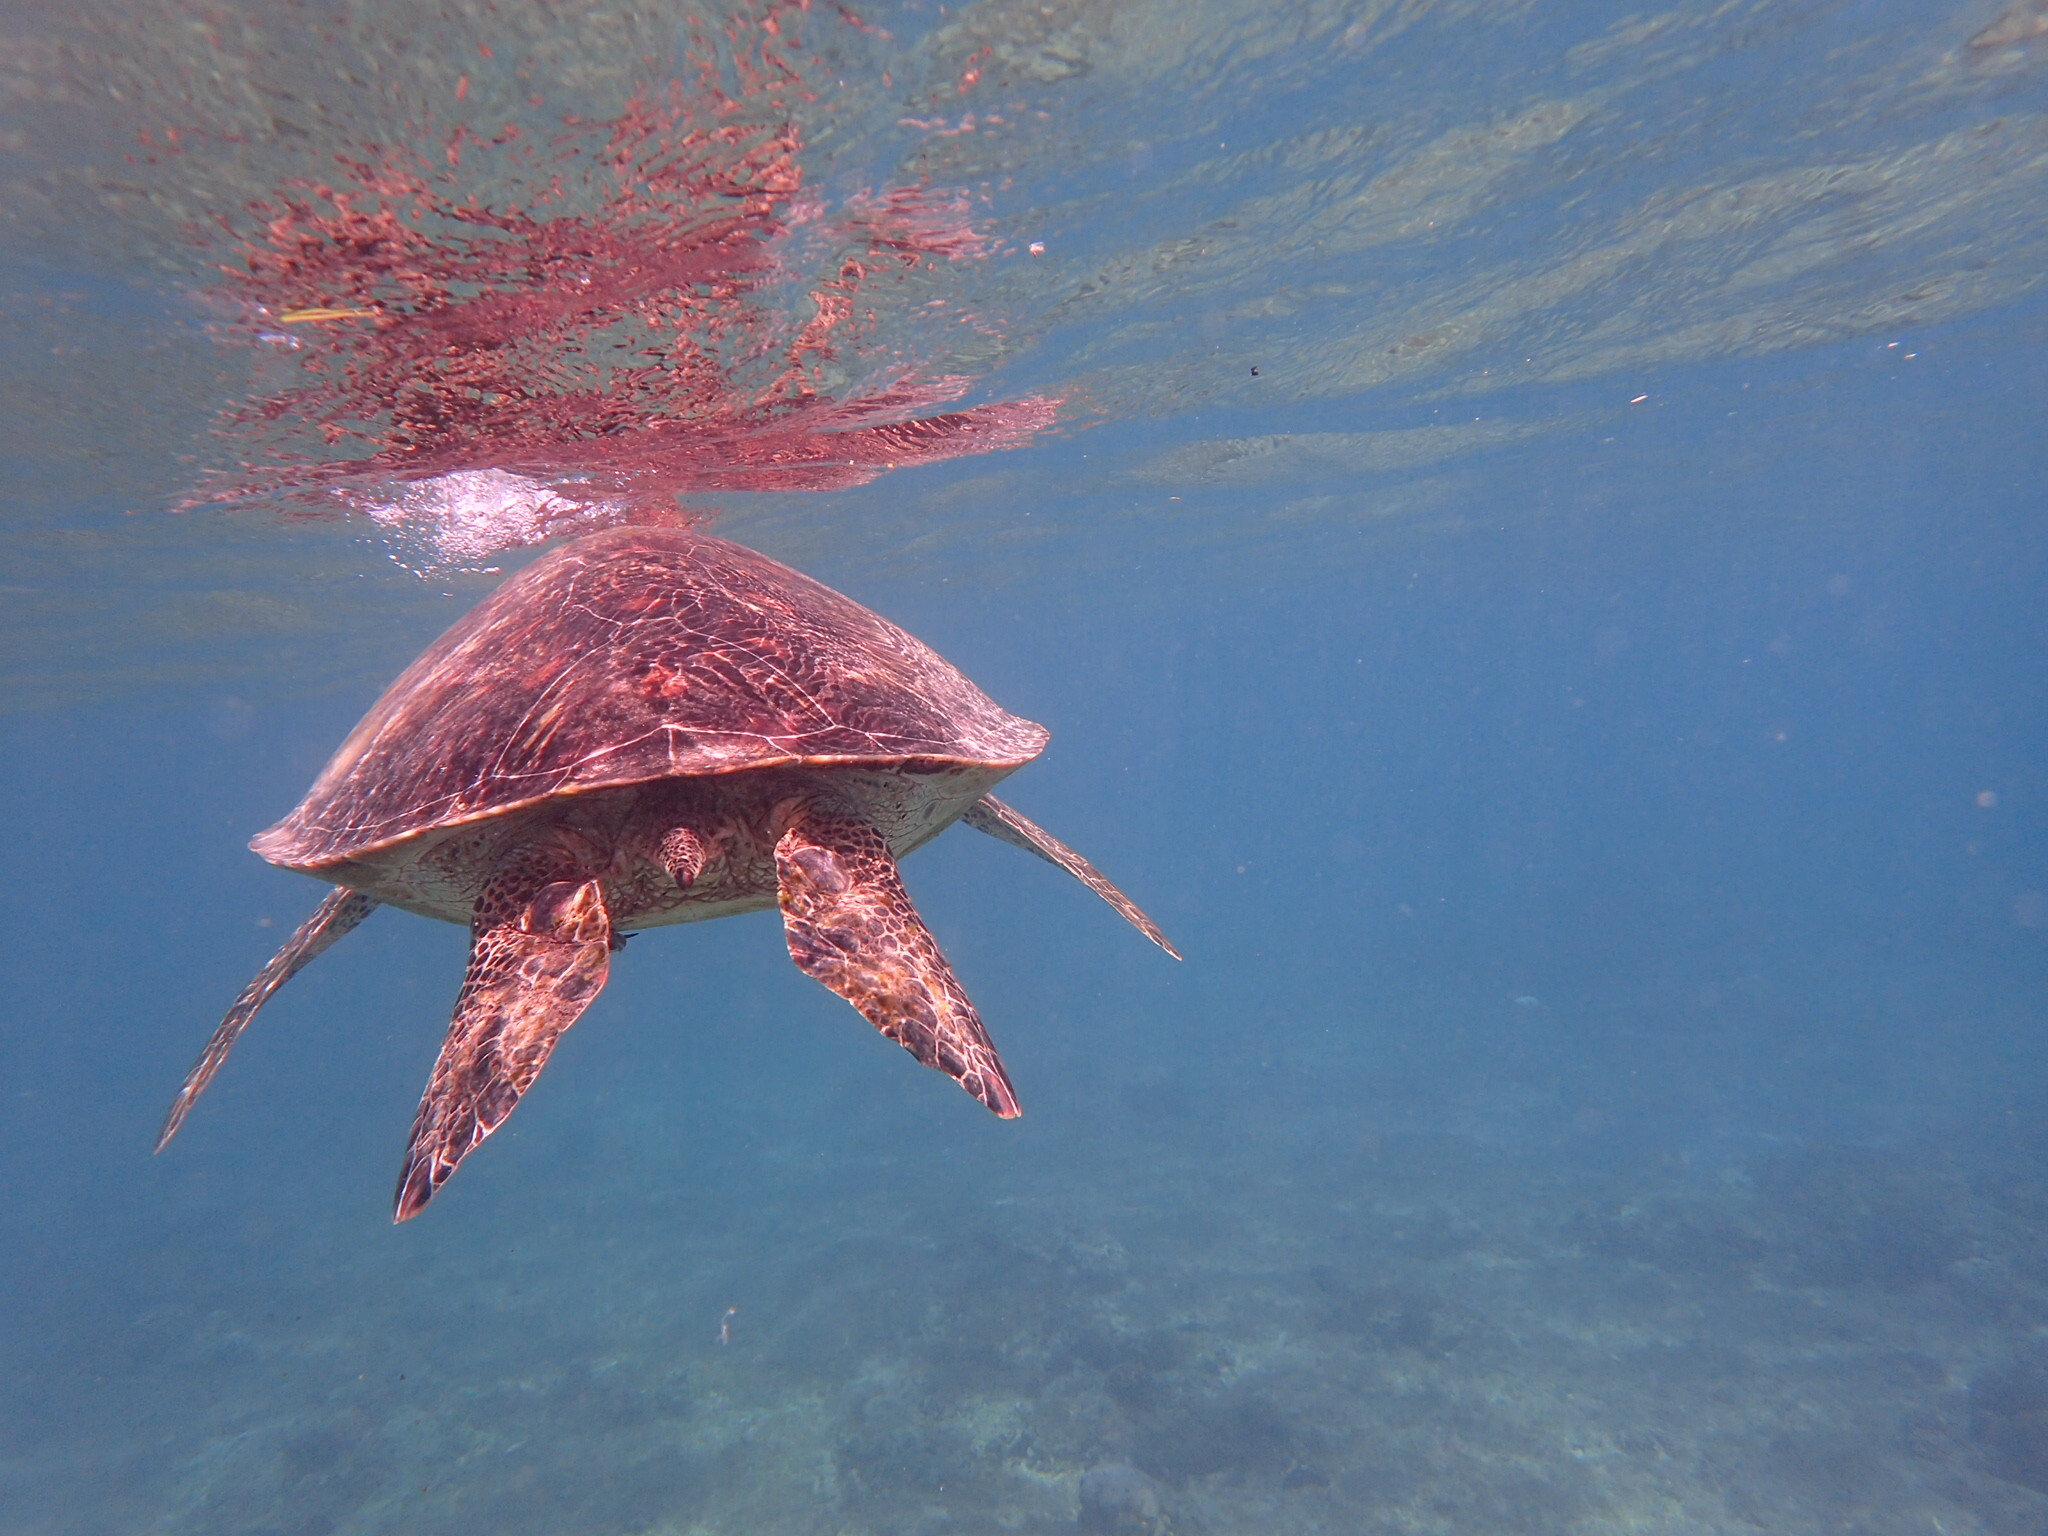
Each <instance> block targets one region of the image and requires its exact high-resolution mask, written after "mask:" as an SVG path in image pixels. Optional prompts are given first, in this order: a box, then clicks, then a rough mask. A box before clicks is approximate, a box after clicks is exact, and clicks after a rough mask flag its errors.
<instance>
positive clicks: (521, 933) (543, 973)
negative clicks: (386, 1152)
mask: <svg viewBox="0 0 2048 1536" xmlns="http://www.w3.org/2000/svg"><path fill="white" fill-rule="evenodd" d="M611 939H612V923H611V915H610V914H609V913H608V912H607V911H606V910H605V904H604V893H603V890H602V889H601V888H600V887H599V885H598V883H597V881H595V880H584V881H580V882H579V881H575V880H557V881H554V882H553V883H551V884H549V885H545V886H543V887H542V888H541V889H540V891H539V892H538V893H537V894H536V895H534V897H533V898H532V899H531V900H529V901H528V902H527V903H526V904H525V906H524V909H523V910H521V911H520V912H519V913H518V914H517V916H516V917H515V918H514V919H513V920H512V921H510V922H506V923H502V924H500V925H499V926H497V927H493V928H486V929H484V930H482V931H481V932H480V933H478V934H477V935H476V937H475V938H474V939H473V940H472V941H471V943H470V949H469V972H468V974H467V975H466V976H464V977H463V979H462V992H461V994H460V995H459V996H458V997H457V998H456V999H455V1016H454V1017H453V1018H452V1019H450V1020H449V1021H448V1037H447V1039H446V1040H444V1041H443V1042H442V1044H441V1055H440V1058H439V1059H438V1060H436V1061H435V1063H434V1072H433V1075H432V1076H431V1077H430V1078H428V1079H427V1091H426V1093H425V1094H424V1095H422V1096H421V1098H420V1107H419V1113H418V1114H416V1115H415V1116H414V1117H413V1122H412V1139H411V1141H410V1143H409V1144H408V1145H407V1147H406V1152H405V1169H404V1172H402V1173H401V1174H400V1175H399V1178H398V1196H397V1200H396V1202H395V1205H394V1208H393V1211H392V1216H391V1219H392V1220H393V1221H405V1220H407V1219H408V1218H410V1217H413V1216H417V1215H418V1214H419V1213H420V1210H421V1208H422V1207H424V1206H425V1205H426V1203H427V1202H428V1201H429V1200H431V1199H433V1197H434V1191H435V1190H437V1189H439V1188H440V1187H441V1186H442V1185H443V1184H445V1183H446V1182H447V1181H448V1175H450V1174H451V1173H453V1172H454V1171H455V1166H456V1164H458V1163H460V1162H461V1161H462V1160H463V1158H465V1157H467V1156H468V1155H469V1154H470V1152H471V1151H472V1150H473V1149H474V1148H475V1147H476V1145H477V1143H479V1142H480V1141H482V1140H483V1139H484V1138H485V1137H486V1136H488V1135H490V1134H491V1132H493V1131H495V1130H496V1129H497V1128H498V1127H499V1126H501V1125H503V1124H504V1123H505V1117H506V1116H507V1115H509V1114H511V1113H512V1109H513V1106H514V1105H516V1104H517V1103H518V1102H519V1099H520V1096H521V1095H522V1094H524V1093H525V1092H526V1090H527V1089H528V1088H530V1087H532V1086H533V1080H534V1078H536V1077H538V1076H539V1075H540V1069H541V1068H542V1067H543V1066H545V1065H546V1064H547V1059H548V1055H549V1053H550V1052H551V1051H553V1050H554V1048H555V1042H556V1041H557V1040H559V1039H560V1038H561V1037H562V1031H564V1030H565V1029H567V1028H568V1027H569V1026H570V1025H571V1024H574V1023H575V1022H576V1020H577V1019H578V1018H579V1017H580V1016H581V1015H582V1013H583V1010H584V1009H585V1008H588V1007H589V1006H590V1003H591V1000H592V999H593V998H595V997H596V996H597V994H598V993H599V991H601V990H602V989H603V987H604V983H605V977H606V975H607V974H608V973H609V972H610V969H611Z"/></svg>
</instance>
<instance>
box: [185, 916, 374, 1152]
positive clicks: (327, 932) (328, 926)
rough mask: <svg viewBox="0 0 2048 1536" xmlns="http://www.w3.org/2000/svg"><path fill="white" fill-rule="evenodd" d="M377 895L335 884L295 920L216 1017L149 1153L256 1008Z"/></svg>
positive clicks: (200, 1088)
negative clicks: (232, 1001)
mask: <svg viewBox="0 0 2048 1536" xmlns="http://www.w3.org/2000/svg"><path fill="white" fill-rule="evenodd" d="M376 906H377V898H376V897H374V896H365V895H364V894H363V893H362V892H361V891H352V890H350V889H349V888H348V887H347V886H345V885H337V886H336V887H335V888H334V889H333V890H331V891H329V892H328V893H327V899H326V900H325V901H323V902H321V903H320V905H319V906H317V907H315V908H314V909H313V915H312V916H311V917H309V918H307V919H306V920H305V921H304V922H303V923H301V924H299V926H298V931H297V932H295V933H294V934H293V935H292V936H291V937H290V938H288V939H286V940H285V941H284V944H283V946H282V947H280V948H279V950H278V952H277V953H276V954H274V955H272V956H271V957H270V962H269V963H268V964H267V965H265V966H264V967H263V969H262V970H260V971H258V972H257V973H256V975H255V978H254V979H253V980H252V981H250V983H249V985H247V986H246V987H244V988H242V995H241V996H240V997H238V998H236V999H235V1005H234V1007H232V1008H230V1009H229V1010H228V1011H227V1017H225V1018H224V1019H222V1020H221V1021H220V1026H219V1028H217V1029H215V1030H214V1032H213V1038H212V1039H211V1040H209V1041H207V1042H206V1049H205V1050H203V1051H201V1052H200V1053H199V1059H198V1060H197V1061H195V1062H193V1063H192V1070H191V1071H190V1072H187V1073H186V1074H185V1084H184V1086H183V1087H182V1088H180V1089H179V1090H178V1094H177V1097H176V1098H174V1099H172V1100H171V1107H170V1111H169V1113H167V1114H166V1115H165V1116H164V1124H163V1129H162V1130H160V1131H158V1132H157V1133H156V1146H155V1147H153V1148H151V1150H152V1151H155V1152H161V1151H163V1149H164V1148H165V1147H166V1146H168V1145H169V1144H170V1140H171V1138H172V1137H173V1136H175V1135H177V1134H178V1127H179V1126H181V1125H183V1124H184V1123H185V1116H186V1115H187V1114H189V1113H190V1112H191V1110H192V1105H193V1103H194V1102H195V1101H196V1100H197V1099H198V1097H199V1095H200V1094H202V1093H204V1092H206V1085H207V1084H208V1083H210V1082H212V1081H213V1075H214V1073H216V1072H218V1071H219V1070H220V1069H221V1066H222V1064H223V1063H224V1062H226V1060H227V1059H228V1052H229V1051H231V1050H233V1049H234V1048H235V1041H236V1040H238V1039H239V1038H241V1034H242V1031H243V1030H245V1029H247V1028H248V1027H249V1024H250V1021H251V1020H253V1019H254V1018H255V1017H256V1013H257V1010H259V1009H260V1008H262V1006H263V1005H264V1004H265V1003H267V1002H269V1001H270V997H271V994H272V993H274V992H275V991H277V989H278V988H279V987H281V986H283V985H284V984H285V983H286V982H288V981H290V980H291V979H292V978H293V977H294V976H296V975H298V974H299V972H301V971H303V970H304V969H305V968H306V967H307V966H308V965H309V964H311V963H312V962H313V961H314V960H315V959H317V958H318V957H319V956H320V955H321V954H323V953H324V952H325V951H326V950H327V949H328V947H329V946H330V945H332V944H333V943H334V941H335V940H336V939H338V938H340V937H341V936H342V935H343V934H345V933H347V932H348V931H349V930H350V929H352V928H354V927H355V925H356V924H357V923H360V922H361V921H362V920H363V919H364V918H366V917H368V916H369V915H370V913H371V912H372V911H373V910H375V908H376Z"/></svg>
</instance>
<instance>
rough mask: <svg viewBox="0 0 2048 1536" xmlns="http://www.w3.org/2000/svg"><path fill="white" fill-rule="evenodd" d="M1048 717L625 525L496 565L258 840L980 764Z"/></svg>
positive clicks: (752, 574) (802, 586)
mask: <svg viewBox="0 0 2048 1536" xmlns="http://www.w3.org/2000/svg"><path fill="white" fill-rule="evenodd" d="M1045 741H1046V732H1045V730H1044V728H1043V727H1042V726H1038V725H1034V724H1033V723H1032V722H1030V721H1028V720H1022V719H1019V718H1018V717H1016V716H1015V715H1011V714H1009V713H1007V712H1006V711H1005V710H1003V709H1002V708H1000V707H999V706H998V705H996V704H995V703H994V702H992V701H991V700H990V699H989V698H988V697H987V695H985V694H984V693H982V691H981V690H980V689H978V688H976V687H975V686H974V684H972V683H971V682H969V681H968V680H967V679H966V678H965V677H963V676H961V675H960V673H959V672H957V671H955V670H954V669H953V667H951V666H950V665H949V664H948V663H947V662H946V661H944V660H943V659H942V658H941V657H939V656H938V655H937V654H935V653H934V652H933V651H932V650H930V649H929V648H928V647H926V646H925V645H923V644H921V643H920V642H919V641H917V640H916V639H914V638H912V637H911V636H910V635H907V634H905V633H904V632H903V631H902V630H900V629H898V628H897V627H896V626H895V625H893V624H891V623H889V622H888V621H887V620H885V619H882V618H880V617H878V616H877V615H875V614H873V613H870V612H869V611H868V610H867V609H865V608H863V607H861V606H860V605H859V604H858V603H855V602H853V601H851V600H850V599H848V598H845V597H842V596H840V594H838V593H837V592H834V591H832V590H831V589H830V588H829V587H825V586H823V585H821V584H819V583H818V582H815V581H812V580H811V579H810V578H809V577H807V576H803V575H800V574H799V573H798V572H796V571H793V570H790V569H789V568H788V567H787V566H784V565H780V564H778V563H777V562H775V561H773V560H770V559H769V558H767V557H766V556H765V555H760V554H756V553H755V552H754V551H752V550H749V549H744V548H742V547H741V546H739V545H737V544H730V543H727V542H726V541H725V540H723V539H717V538H712V537H710V536H709V535H706V534H700V533H692V532H689V531H686V530H682V529H653V528H621V529H614V530H612V531H610V532H607V533H601V534H595V535H591V536H588V537H585V538H583V539H579V540H577V541H576V542H575V543H573V544H571V545H568V546H566V547H564V548H562V549H559V550H556V551H555V552H554V553H552V554H550V555H547V556H545V557H544V558H542V559H540V560H538V561H536V562H535V563H534V564H533V565H531V566H529V567H528V568H527V569H526V570H524V571H522V572H521V573H519V574H518V575H516V576H514V577H513V578H512V579H510V580H509V581H507V582H505V583H504V584H503V585H502V586H500V587H499V588H498V590H497V591H496V592H495V593H493V594H492V595H491V596H490V597H489V598H487V599H486V600H485V601H484V602H483V603H481V604H479V605H478V606H477V607H476V608H475V609H473V610H472V611H471V612H470V613H469V614H468V616H467V617H465V618H464V619H462V620H461V621H460V622H458V623H457V624H456V625H455V627H454V628H452V629H450V630H449V631H448V633H447V634H445V635H443V636H442V637H441V639H440V640H439V641H437V642H436V643H435V644H434V645H433V646H432V647H430V648H429V649H428V650H427V651H426V652H425V653H424V654H423V655H421V656H420V658H419V659H418V660H417V661H415V662H414V663H413V664H412V665H411V666H410V667H408V668H407V669H406V670H405V671H404V673H402V674H401V675H400V676H399V678H398V680H397V681H396V682H394V683H393V684H392V685H391V686H390V687H389V688H388V689H386V690H385V692H384V695H383V697H382V698H380V699H379V700H378V701H377V703H376V705H375V706H374V707H373V708H372V709H371V710H370V712H369V714H367V715H366V716H364V718H363V721H362V723H361V724H360V725H358V726H357V727H356V729H355V730H354V732H352V733H351V734H350V736H349V738H348V740H347V741H345V742H344V743H343V744H342V746H341V749H340V750H339V751H338V752H337V753H336V754H335V756H334V759H333V761H332V762H330V763H329V764H328V766H327V769H326V771H325V772H323V773H322V774H321V775H320V777H319V779H318V780H316V781H315V783H314V785H313V787H312V789H311V790H309V791H308V792H307V795H306V798H305V800H304V801H303V802H302V803H301V804H300V805H299V807H298V809H297V810H295V811H293V812H292V814H291V815H289V816H288V817H286V818H285V819H284V820H283V821H281V822H279V823H278V824H277V825H276V826H274V827H271V828H269V829H268V830H267V831H265V832H262V833H260V834H258V835H257V836H256V837H255V838H254V839H253V840H252V841H251V843H250V846H251V847H252V848H253V849H255V851H256V852H257V853H259V854H261V855H262V856H263V857H264V858H266V859H268V860H270V861H271V862H272V863H275V864H282V865H285V866H287V867H289V868H293V869H300V870H304V871H307V872H309V873H311V872H317V871H319V870H320V869H322V868H324V867H329V866H333V865H336V864H339V863H342V862H344V861H349V860H359V859H363V858H364V857H365V856H374V855H375V854H377V853H379V852H380V851H383V850H388V849H392V848H394V847H395V846H397V845H399V844H402V843H404V842H406V841H407V840H408V839H411V838H415V837H417V836H419V835H420V834H422V833H426V832H431V831H435V830H438V829H444V828H448V827H452V826H457V825H460V824H463V823H467V822H472V821H478V820H482V819H484V818H487V817H493V816H498V815H502V814H504V813H506V812H509V811H514V810H518V809H520V808H522V807H526V806H531V805H534V804H536V803H539V802H541V801H545V800H549V799H551V798H555V797H563V796H571V795H579V794H586V793H590V792H592V791H597V790H603V789H611V788H617V787H620V786H625V785H632V784H640V783H646V782H649V781H652V780H656V779H674V778H689V777H698V776H712V775H721V774H730V773H734V772H738V771H740V770H745V769H756V768H774V767H782V766H800V767H817V766H824V765H829V764H843V765H847V766H850V767H861V766H866V767H875V768H886V767H906V768H909V769H912V770H913V771H915V770H917V769H920V768H925V767H928V768H929V769H931V770H933V771H939V770H943V769H946V768H949V767H986V768H989V769H993V770H996V771H997V776H1000V774H1001V773H1005V772H1008V771H1009V770H1010V769H1012V768H1015V767H1018V766H1020V765H1021V764H1023V763H1026V762H1028V761H1030V760H1031V759H1032V758H1033V757H1035V756H1037V755H1038V753H1039V752H1040V750H1041V749H1043V747H1044V745H1045Z"/></svg>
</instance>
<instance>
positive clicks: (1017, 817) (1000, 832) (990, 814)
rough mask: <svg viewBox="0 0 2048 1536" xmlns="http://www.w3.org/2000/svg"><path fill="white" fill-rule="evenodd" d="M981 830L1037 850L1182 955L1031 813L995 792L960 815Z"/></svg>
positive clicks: (1162, 944)
mask: <svg viewBox="0 0 2048 1536" xmlns="http://www.w3.org/2000/svg"><path fill="white" fill-rule="evenodd" d="M960 819H961V820H962V821H964V822H966V823H967V825H968V826H970V827H972V828H974V830H975V831H977V832H986V833H987V834H988V835H989V836H990V837H993V838H995V839H996V840H997V841H999V842H1005V843H1008V844H1009V845H1010V846H1011V847H1012V848H1022V849H1023V850H1024V851H1025V852H1026V853H1035V854H1037V855H1038V856H1039V857H1040V858H1041V859H1043V860H1045V862H1046V863H1048V864H1053V865H1057V866H1058V867H1059V868H1061V869H1064V870H1065V871H1066V872H1067V873H1068V874H1070V875H1072V876H1073V877H1074V878H1075V879H1076V880H1078V881H1080V882H1081V883H1082V884H1083V885H1085V886H1087V887H1088V889H1089V890H1091V891H1093V892H1094V893H1095V894H1096V895H1098V896H1100V897H1101V898H1102V899H1103V900H1104V901H1106V902H1108V903H1109V904H1110V905H1111V906H1112V907H1115V908H1116V910H1117V911H1118V912H1119V913H1120V914H1121V915H1122V916H1123V920H1124V921H1125V922H1127V923H1129V924H1130V925H1131V926H1132V927H1133V928H1135V929H1137V930H1138V932H1140V933H1142V934H1143V935H1145V937H1146V938H1148V939H1150V940H1151V941H1152V942H1153V943H1154V944H1157V945H1158V946H1159V947H1160V948H1161V949H1163V950H1165V951H1166V952H1167V953H1168V954H1169V955H1171V956H1173V958H1174V959H1176V960H1178V959H1179V958H1180V951H1179V950H1177V949H1175V948H1174V947H1173V945H1172V944H1171V943H1169V942H1168V941H1167V937H1166V935H1165V934H1163V933H1161V932H1160V931H1159V925H1158V924H1157V923H1155V922H1153V921H1152V919H1151V918H1149V917H1147V916H1146V915H1145V914H1144V913H1143V912H1140V911H1139V910H1138V904H1137V903H1136V902H1135V901H1133V900H1131V898H1130V897H1128V896H1126V895H1125V894H1124V893H1123V892H1122V891H1120V890H1118V889H1117V888H1116V887H1115V886H1114V885H1111V884H1110V883H1109V877H1108V876H1106V875H1104V874H1103V872H1102V871H1101V870H1099V869H1097V868H1096V867H1095V866H1094V865H1093V864H1090V863H1089V862H1088V861H1087V860H1086V859H1084V858H1082V857H1081V855H1080V854H1078V853H1076V852H1074V850H1073V849H1071V848H1069V847H1068V846H1067V845H1066V844H1065V843H1063V842H1061V841H1060V840H1059V839H1058V838H1056V837H1054V836H1053V835H1052V834H1051V833H1050V832H1048V831H1046V830H1045V828H1043V827H1041V826H1040V825H1039V824H1038V823H1037V822H1035V821H1033V820H1032V819H1031V818H1030V817H1029V816H1025V815H1022V814H1020V813H1019V812H1018V811H1016V810H1015V809H1013V808H1012V807H1010V806H1007V805H1005V804H1003V802H1002V801H1000V800H998V799H997V798H996V797H995V796H994V795H983V796H982V797H981V798H980V799H979V800H977V801H975V802H974V804H972V805H970V806H969V807H968V808H967V814H966V815H965V816H962V817H961V818H960Z"/></svg>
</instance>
